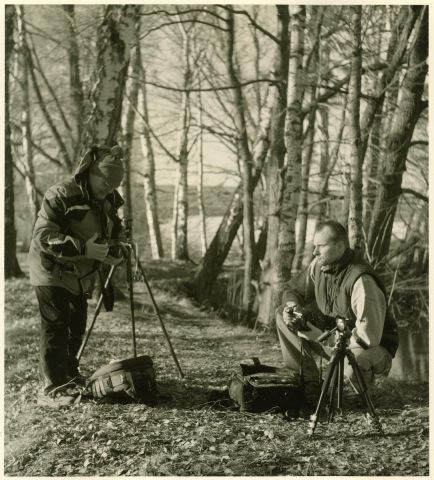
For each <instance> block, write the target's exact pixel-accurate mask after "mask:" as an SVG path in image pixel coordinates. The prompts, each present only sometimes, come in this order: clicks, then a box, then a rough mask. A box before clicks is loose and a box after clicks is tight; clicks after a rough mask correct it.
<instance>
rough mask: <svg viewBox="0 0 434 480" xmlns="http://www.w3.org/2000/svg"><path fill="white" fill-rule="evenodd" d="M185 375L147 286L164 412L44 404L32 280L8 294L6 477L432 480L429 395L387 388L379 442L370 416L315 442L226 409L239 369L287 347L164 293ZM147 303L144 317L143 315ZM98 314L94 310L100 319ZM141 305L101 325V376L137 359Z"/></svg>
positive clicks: (92, 356) (144, 332) (90, 368)
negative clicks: (118, 362)
mask: <svg viewBox="0 0 434 480" xmlns="http://www.w3.org/2000/svg"><path fill="white" fill-rule="evenodd" d="M154 292H155V293H156V299H157V302H158V304H159V306H160V309H161V312H162V315H163V318H164V321H165V324H166V328H167V330H168V332H169V335H170V338H171V340H172V343H173V347H174V349H175V351H176V353H177V356H178V359H179V363H180V365H181V368H182V370H183V371H184V373H185V378H184V379H180V377H179V375H178V372H177V369H176V367H175V364H174V362H173V359H172V357H171V356H170V353H169V349H168V346H167V344H166V341H165V339H164V336H163V334H162V331H161V327H160V324H159V322H158V320H157V318H156V317H155V315H153V314H152V309H151V307H150V304H149V299H148V298H147V296H146V295H145V293H144V288H143V285H141V284H137V285H136V289H135V294H136V301H137V306H136V322H137V345H138V353H139V354H146V355H150V356H151V357H152V358H153V360H154V364H155V368H156V372H157V381H158V387H159V391H160V392H161V394H163V395H165V396H169V395H170V398H166V400H165V401H164V402H162V403H160V404H159V405H157V406H156V407H154V408H151V407H147V406H145V405H137V404H127V405H101V404H97V403H96V402H94V401H88V402H85V403H82V404H79V405H77V406H75V407H73V408H71V409H69V410H66V411H65V410H64V411H54V412H53V411H49V412H47V411H46V410H44V409H42V408H38V407H36V406H35V403H34V402H35V394H36V390H37V388H38V384H37V337H38V315H37V305H36V302H35V300H34V298H33V292H32V291H31V290H30V288H29V285H28V283H27V280H17V281H12V282H9V283H7V285H6V292H5V298H6V348H5V367H6V370H5V371H6V379H5V381H6V385H5V473H6V474H8V475H19V476H30V475H36V476H42V475H44V476H45V475H47V476H51V475H56V476H71V475H101V476H102V475H249V476H254V475H427V474H428V386H427V385H422V386H421V385H409V384H405V385H404V384H401V383H397V382H392V381H387V382H386V383H384V385H382V387H381V388H382V389H381V392H382V395H380V398H379V399H378V403H377V410H378V412H379V414H380V416H381V418H382V419H383V424H384V426H385V430H386V435H385V436H384V437H381V438H376V437H375V436H373V434H372V431H371V430H370V428H369V426H368V424H367V422H366V421H365V419H364V417H363V412H361V411H356V412H347V413H344V415H342V416H340V417H338V418H337V419H336V421H335V422H333V423H332V424H329V425H327V424H322V423H321V425H320V426H319V427H318V434H317V436H316V437H315V438H313V439H310V438H309V437H307V435H306V432H307V423H308V421H307V420H306V419H305V418H299V419H295V420H293V421H291V422H287V421H283V420H282V419H281V418H280V417H279V416H278V415H272V414H255V415H254V414H246V413H240V412H238V411H237V410H235V409H233V408H228V407H227V408H222V406H221V405H219V404H218V402H217V403H216V402H213V401H212V399H211V398H210V393H211V392H215V391H220V392H223V391H224V388H225V387H226V385H227V382H228V378H229V376H230V373H231V372H232V371H234V370H235V369H236V366H237V364H238V363H239V360H241V359H244V358H248V357H251V356H252V355H257V356H259V357H260V358H261V359H262V360H263V361H264V362H265V361H268V362H270V363H273V364H277V363H279V362H280V351H279V348H278V345H277V341H276V340H275V339H274V338H273V337H271V336H269V335H267V334H265V333H255V332H252V331H251V330H249V329H247V328H245V327H242V326H234V325H232V324H230V323H229V322H227V321H223V320H222V319H219V318H217V317H216V316H215V315H213V314H211V313H209V312H206V311H202V310H200V309H199V308H197V307H196V306H194V305H193V304H192V303H191V302H190V301H189V300H188V299H185V298H181V297H176V296H174V295H173V294H170V293H167V292H166V293H165V292H164V291H162V290H159V289H157V288H156V287H155V288H154ZM142 305H145V309H144V311H142V310H143V309H142V308H141V306H142ZM92 311H93V310H92V307H91V308H90V312H92ZM130 328H131V327H130V318H129V305H128V304H127V303H118V304H117V305H116V307H115V310H114V312H112V313H102V314H101V315H100V317H99V318H98V320H97V323H96V326H95V330H94V332H93V334H92V336H91V338H90V341H89V344H88V347H87V348H86V350H85V352H84V355H83V359H82V369H83V371H84V373H86V374H91V373H93V372H94V371H95V370H96V369H97V368H99V367H100V366H102V365H104V364H106V363H108V362H109V361H110V360H112V359H115V358H127V357H131V356H132V342H131V330H130Z"/></svg>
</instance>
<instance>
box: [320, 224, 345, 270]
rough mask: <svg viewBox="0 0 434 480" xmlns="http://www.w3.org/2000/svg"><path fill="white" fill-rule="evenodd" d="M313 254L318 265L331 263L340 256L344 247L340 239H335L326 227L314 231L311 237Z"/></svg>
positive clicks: (337, 260)
mask: <svg viewBox="0 0 434 480" xmlns="http://www.w3.org/2000/svg"><path fill="white" fill-rule="evenodd" d="M313 246H314V250H313V254H314V256H315V257H316V258H317V259H318V262H319V263H320V265H333V264H335V263H338V262H339V260H340V259H341V258H342V255H343V254H344V252H345V250H346V248H345V243H344V242H343V241H342V240H335V239H334V238H333V232H331V231H330V229H329V228H328V227H325V228H323V229H322V230H320V231H319V232H316V233H315V235H314V237H313Z"/></svg>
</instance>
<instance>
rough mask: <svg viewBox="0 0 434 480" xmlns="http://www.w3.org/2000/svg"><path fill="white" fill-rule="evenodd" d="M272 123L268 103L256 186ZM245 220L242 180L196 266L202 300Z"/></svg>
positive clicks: (195, 285)
mask: <svg viewBox="0 0 434 480" xmlns="http://www.w3.org/2000/svg"><path fill="white" fill-rule="evenodd" d="M269 99H270V101H272V99H273V96H272V95H270V97H269ZM270 124H271V107H270V106H269V105H267V106H266V107H264V108H263V109H262V121H261V124H260V127H259V132H258V135H257V138H256V141H255V147H254V148H253V164H254V165H255V168H254V169H253V172H252V184H253V189H254V188H255V187H256V185H257V183H258V181H259V178H260V176H261V172H262V169H263V165H264V162H265V158H266V156H267V152H268V148H269V130H270ZM242 221H243V184H242V182H240V184H239V185H238V186H237V188H236V189H235V192H234V193H233V195H232V198H231V202H230V204H229V206H228V208H227V209H226V212H225V214H224V215H223V218H222V221H221V222H220V226H219V228H218V229H217V232H216V233H215V235H214V238H213V239H212V241H211V243H210V244H209V246H208V249H207V251H206V254H205V255H204V257H203V259H202V261H201V263H200V265H199V266H198V268H197V269H196V272H195V274H194V278H193V280H192V281H191V282H190V287H191V291H192V293H193V295H194V296H195V297H196V298H197V299H198V300H200V301H203V300H205V299H206V298H207V297H208V296H209V295H210V293H211V290H212V287H213V285H214V283H215V281H216V279H217V277H218V275H219V273H220V272H221V270H222V267H223V263H224V261H225V260H226V257H227V255H228V253H229V250H230V249H231V246H232V242H233V241H234V238H235V236H236V235H237V231H238V229H239V227H240V225H241V222H242Z"/></svg>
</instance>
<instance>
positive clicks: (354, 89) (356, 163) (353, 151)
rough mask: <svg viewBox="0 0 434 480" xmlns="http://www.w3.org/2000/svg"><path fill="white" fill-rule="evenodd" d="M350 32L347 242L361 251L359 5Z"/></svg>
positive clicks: (361, 171)
mask: <svg viewBox="0 0 434 480" xmlns="http://www.w3.org/2000/svg"><path fill="white" fill-rule="evenodd" d="M351 31H352V39H351V41H352V56H351V76H350V83H349V88H348V108H349V115H348V135H349V168H350V188H349V213H348V238H349V241H350V247H351V248H353V249H355V250H362V251H363V248H364V239H363V200H362V198H363V197H362V188H363V183H362V175H363V170H362V167H363V158H362V155H361V153H362V152H361V144H360V142H361V133H360V93H361V83H362V37H361V35H362V7H361V6H360V5H358V6H353V7H351Z"/></svg>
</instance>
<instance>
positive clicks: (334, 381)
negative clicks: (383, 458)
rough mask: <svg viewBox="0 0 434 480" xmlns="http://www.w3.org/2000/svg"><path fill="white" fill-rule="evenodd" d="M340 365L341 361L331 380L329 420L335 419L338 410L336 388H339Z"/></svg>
mask: <svg viewBox="0 0 434 480" xmlns="http://www.w3.org/2000/svg"><path fill="white" fill-rule="evenodd" d="M339 365H340V361H339V363H338V364H337V366H338V368H336V367H335V369H334V372H333V378H332V381H331V388H330V402H329V414H328V421H329V422H331V421H332V420H333V417H334V414H335V410H336V408H335V407H336V404H335V400H336V390H337V389H338V381H339V374H338V370H339Z"/></svg>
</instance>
